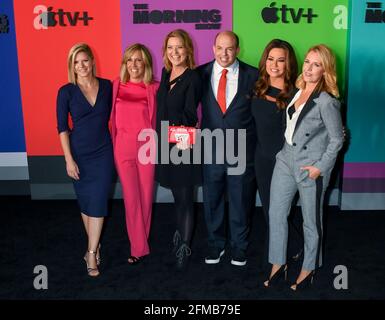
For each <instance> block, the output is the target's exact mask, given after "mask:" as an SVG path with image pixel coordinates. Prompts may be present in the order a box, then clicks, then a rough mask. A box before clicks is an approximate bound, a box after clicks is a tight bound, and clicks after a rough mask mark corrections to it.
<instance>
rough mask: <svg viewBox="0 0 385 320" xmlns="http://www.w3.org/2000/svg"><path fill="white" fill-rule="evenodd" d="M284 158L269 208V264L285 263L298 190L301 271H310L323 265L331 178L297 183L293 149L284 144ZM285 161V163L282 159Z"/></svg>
mask: <svg viewBox="0 0 385 320" xmlns="http://www.w3.org/2000/svg"><path fill="white" fill-rule="evenodd" d="M282 155H283V157H279V158H277V161H276V164H275V167H274V172H273V177H272V181H271V189H270V209H269V230H270V237H269V262H270V263H271V264H279V265H283V264H285V263H286V251H287V239H288V221H287V218H288V216H289V213H290V208H291V204H292V201H293V198H294V196H295V194H296V193H297V191H299V196H300V202H301V209H302V216H303V231H304V246H305V247H304V260H303V264H302V269H305V270H308V271H311V270H315V269H316V268H318V267H320V266H321V265H322V257H321V253H322V230H323V227H322V215H323V214H322V209H323V199H324V194H325V190H326V186H327V183H328V181H325V180H329V179H328V177H327V179H325V178H326V177H322V176H320V177H318V178H317V179H316V180H313V179H310V178H309V177H306V178H305V179H304V180H302V181H300V182H297V181H296V180H295V178H294V168H295V166H298V164H296V163H295V161H294V149H293V147H291V146H289V145H288V144H285V146H284V148H283V150H282ZM283 159H284V160H283Z"/></svg>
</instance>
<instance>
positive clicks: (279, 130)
mask: <svg viewBox="0 0 385 320" xmlns="http://www.w3.org/2000/svg"><path fill="white" fill-rule="evenodd" d="M239 51H240V47H239V39H238V36H237V35H236V34H235V33H234V32H232V31H222V32H219V33H218V34H217V35H216V37H215V39H214V45H213V53H214V60H213V61H211V62H209V63H207V64H204V65H202V66H199V67H197V68H196V65H195V60H194V47H193V41H192V39H191V37H190V35H189V34H188V33H187V32H186V31H184V30H181V29H177V30H174V31H172V32H170V33H169V34H168V35H167V36H166V38H165V40H164V44H163V48H162V54H163V62H164V68H163V70H162V76H161V81H160V83H159V82H157V81H155V80H154V76H153V70H152V57H151V54H150V52H149V50H148V49H147V48H146V47H145V46H144V45H143V44H138V43H137V44H133V45H131V46H129V47H128V48H126V50H125V51H124V54H123V58H122V63H121V68H120V76H119V77H118V78H117V79H115V80H114V81H113V82H112V84H111V82H110V81H109V80H105V79H102V78H99V77H96V70H95V60H94V57H93V54H92V51H91V49H90V48H89V46H88V45H87V44H84V43H80V44H76V45H75V46H73V47H72V48H71V50H70V52H69V55H68V78H69V83H68V84H66V85H64V86H63V87H61V88H60V89H59V92H58V98H57V121H58V131H59V136H60V141H61V144H62V148H63V151H64V157H65V161H66V169H67V173H68V175H69V176H70V177H71V178H72V180H73V183H74V188H75V192H76V195H77V199H78V203H79V206H80V211H81V216H82V218H83V223H84V227H85V230H86V233H87V235H88V249H87V251H86V254H85V256H84V260H85V262H86V264H87V272H88V274H89V275H90V276H93V277H95V276H98V275H99V270H98V265H99V264H100V261H101V259H100V235H101V231H102V226H103V219H104V217H106V216H107V202H108V196H109V190H110V186H111V183H112V179H113V172H114V167H115V168H116V170H117V173H118V175H119V179H120V182H121V185H122V191H123V199H124V205H125V214H126V226H127V233H128V236H129V240H130V248H131V253H130V256H129V258H128V263H129V264H138V263H140V262H141V261H142V259H143V258H144V257H145V256H147V255H148V254H149V253H150V248H149V243H148V237H149V232H150V225H151V214H152V202H153V194H154V192H153V191H154V190H153V187H154V179H155V181H157V182H158V183H159V184H160V185H161V186H163V187H165V188H168V189H170V190H171V192H172V195H173V197H174V202H175V213H176V228H175V230H176V231H175V233H174V237H173V245H174V248H173V252H174V254H175V259H176V267H177V268H178V269H182V270H183V269H185V267H186V265H187V263H188V259H189V256H190V255H191V240H192V234H193V228H194V194H195V192H194V191H195V188H196V187H197V186H199V185H202V186H203V206H204V214H205V220H206V226H207V233H208V253H207V256H206V258H205V263H206V264H216V263H219V262H220V260H221V258H222V257H223V255H224V254H225V248H226V246H227V244H229V248H230V254H231V263H232V264H233V265H235V266H244V265H245V264H246V263H247V256H246V250H247V247H248V244H249V240H248V238H249V228H250V226H249V221H250V214H251V212H252V211H253V208H254V206H255V195H256V186H257V188H258V191H259V195H260V199H261V202H262V209H263V213H264V217H265V220H266V223H267V226H268V228H267V234H268V262H269V263H270V264H271V265H272V267H271V271H270V272H269V275H268V277H267V280H266V281H265V282H264V286H265V287H266V288H268V287H271V286H273V285H274V284H275V283H277V282H278V280H280V279H282V278H286V276H287V269H288V268H287V257H286V255H287V242H288V220H287V218H288V215H289V212H290V208H291V205H292V202H293V198H294V196H295V194H296V192H297V191H299V195H300V201H301V210H302V216H303V234H304V258H303V264H302V269H301V272H300V273H299V275H298V277H297V278H296V280H295V282H294V283H293V284H292V285H291V289H292V290H297V289H299V288H301V287H303V286H305V285H306V284H309V283H310V282H312V280H313V276H314V272H315V270H316V269H317V268H319V267H320V266H321V264H322V260H321V251H322V242H323V239H322V235H323V225H322V212H323V210H322V208H323V198H324V194H325V190H326V187H327V186H328V182H329V179H330V174H331V171H332V169H333V166H334V164H335V160H336V157H337V154H338V151H339V150H340V149H341V147H342V144H343V139H344V135H343V127H342V122H341V115H340V110H339V108H340V104H339V102H338V100H337V98H338V96H339V92H338V87H337V81H336V66H335V57H334V55H333V53H332V51H331V50H330V48H328V47H327V46H325V45H322V44H320V45H316V46H313V47H311V48H310V49H309V50H308V52H307V53H306V56H305V60H304V63H303V68H302V72H301V73H300V75H299V76H298V64H297V60H296V56H295V53H294V50H293V48H292V46H291V45H290V44H289V43H288V42H287V41H284V40H280V39H274V40H272V41H270V42H269V43H268V44H267V46H266V47H265V49H264V51H263V54H262V57H261V60H260V63H259V68H258V69H257V68H255V67H252V66H250V65H248V64H246V63H244V62H242V61H240V60H239V59H238V58H237V56H238V54H239ZM199 104H201V117H199V116H198V111H197V110H198V106H199ZM69 115H70V116H71V119H72V127H70V126H69V125H68V117H69ZM110 120H111V130H109V121H110ZM164 122H167V125H170V126H184V127H189V128H191V127H197V128H200V129H201V130H209V131H210V132H219V133H223V136H222V140H221V139H215V141H216V142H218V141H220V140H221V141H220V142H221V143H210V144H204V145H203V147H202V146H201V145H199V144H197V143H195V144H193V143H192V142H191V141H189V140H185V139H181V140H179V141H177V142H175V143H171V142H170V143H167V139H168V137H165V135H168V131H167V130H166V131H164V130H163V125H162V124H163V123H164ZM231 130H232V132H235V135H228V134H227V132H228V131H231ZM143 131H147V132H149V133H150V135H151V134H152V135H153V136H150V139H139V138H138V137H139V136H140V135H141V133H142V132H143ZM110 132H111V135H110ZM242 133H243V135H242ZM162 141H163V142H164V141H166V145H164V143H163V142H162ZM145 144H149V150H150V151H151V150H156V152H155V154H154V153H152V154H151V155H150V158H151V159H150V160H151V161H147V162H144V161H142V159H140V158H141V156H143V155H141V149H143V147H144V145H145ZM241 145H243V146H244V148H242V146H241ZM165 148H166V152H165V154H166V155H167V161H164V154H161V153H162V152H163V153H164V151H165V150H164V149H165ZM198 148H201V150H202V153H203V155H204V156H205V157H206V156H207V155H209V158H210V159H211V161H209V162H207V161H203V164H200V163H197V162H196V161H194V159H193V153H194V151H195V150H194V149H198ZM229 148H232V149H233V150H235V151H234V152H235V154H238V157H241V158H243V161H244V164H245V167H244V170H242V172H241V173H238V174H233V173H231V169H233V167H234V163H232V162H231V161H227V159H226V157H225V159H224V161H220V158H222V159H223V154H224V153H226V152H227V151H228V149H229ZM175 152H176V154H178V156H179V157H181V158H184V159H188V160H189V161H186V162H182V163H174V162H173V161H172V159H171V161H170V158H172V156H173V153H174V155H175ZM150 153H151V152H150ZM205 159H206V158H205ZM226 199H227V200H228V207H229V210H228V215H227V214H226V213H225V204H226ZM226 217H227V219H226ZM227 225H228V230H229V235H228V236H227V235H226V227H227ZM227 238H229V239H227ZM266 247H267V246H266Z"/></svg>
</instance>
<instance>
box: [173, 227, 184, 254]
mask: <svg viewBox="0 0 385 320" xmlns="http://www.w3.org/2000/svg"><path fill="white" fill-rule="evenodd" d="M181 241H182V237H181V236H180V233H179V231H178V230H176V231H175V233H174V237H173V239H172V242H173V244H174V247H173V248H172V253H176V251H177V250H178V248H179V247H180V243H181Z"/></svg>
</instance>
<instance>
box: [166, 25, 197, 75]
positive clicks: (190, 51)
mask: <svg viewBox="0 0 385 320" xmlns="http://www.w3.org/2000/svg"><path fill="white" fill-rule="evenodd" d="M170 38H179V39H181V40H182V42H183V46H184V47H185V49H186V53H187V57H186V65H187V67H188V68H189V69H194V68H195V60H194V45H193V42H192V40H191V37H190V35H189V34H188V33H187V32H186V31H184V30H183V29H176V30H174V31H171V32H170V33H169V34H168V35H167V36H166V38H165V39H164V42H163V47H162V55H163V63H164V67H165V68H166V70H167V71H170V70H171V69H172V64H171V62H170V60H169V59H168V57H167V42H168V39H170Z"/></svg>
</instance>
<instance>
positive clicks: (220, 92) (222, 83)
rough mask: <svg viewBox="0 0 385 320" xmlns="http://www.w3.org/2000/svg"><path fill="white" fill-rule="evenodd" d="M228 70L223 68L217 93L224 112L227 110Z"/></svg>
mask: <svg viewBox="0 0 385 320" xmlns="http://www.w3.org/2000/svg"><path fill="white" fill-rule="evenodd" d="M227 72H228V70H227V69H223V70H222V75H221V78H220V79H219V85H218V93H217V100H218V104H219V106H220V107H221V110H222V113H225V112H226V82H227V78H226V74H227Z"/></svg>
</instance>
